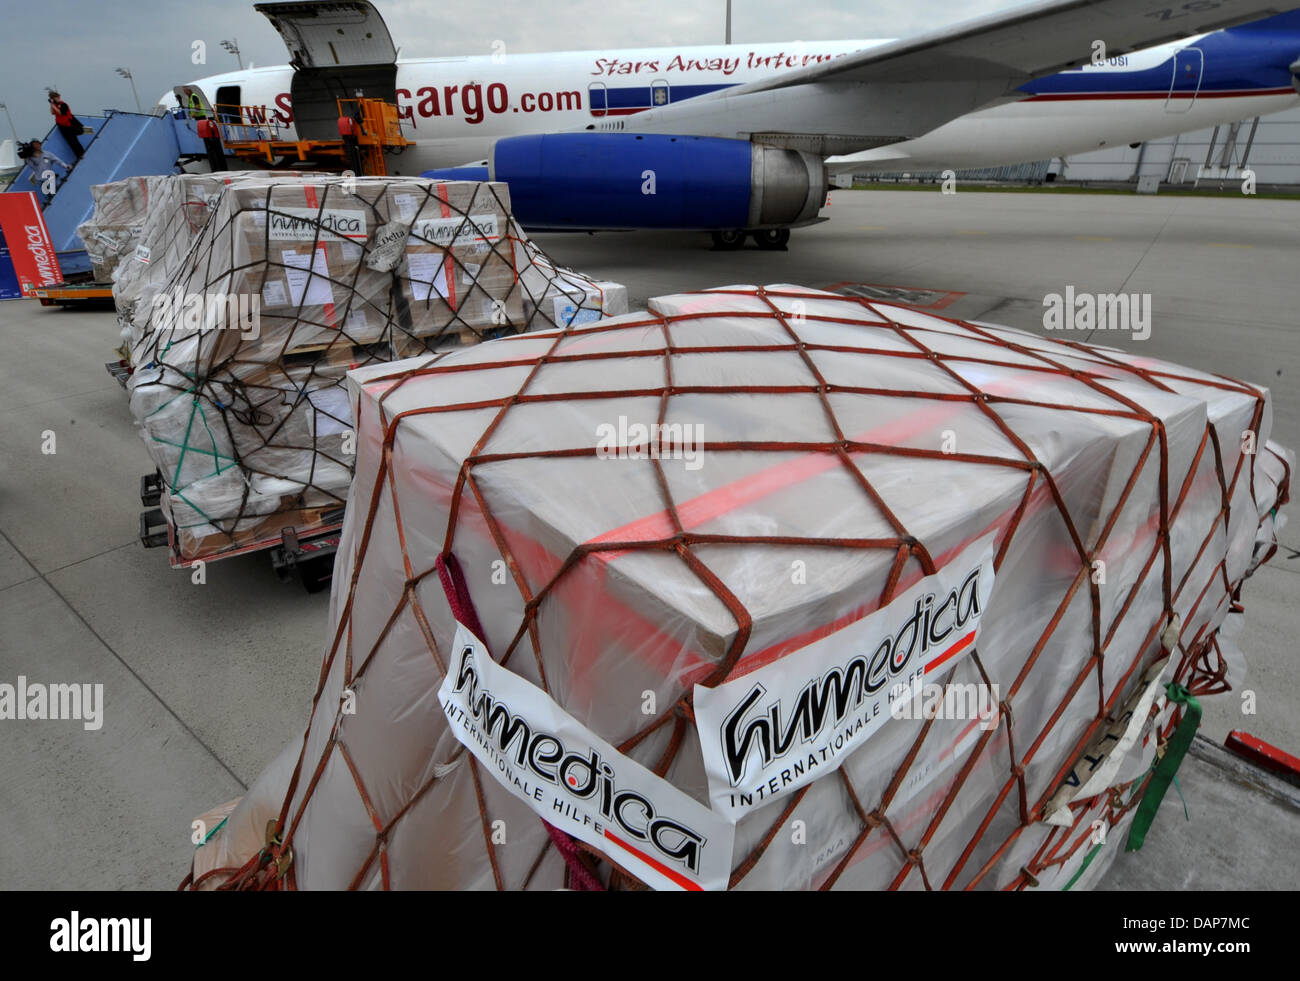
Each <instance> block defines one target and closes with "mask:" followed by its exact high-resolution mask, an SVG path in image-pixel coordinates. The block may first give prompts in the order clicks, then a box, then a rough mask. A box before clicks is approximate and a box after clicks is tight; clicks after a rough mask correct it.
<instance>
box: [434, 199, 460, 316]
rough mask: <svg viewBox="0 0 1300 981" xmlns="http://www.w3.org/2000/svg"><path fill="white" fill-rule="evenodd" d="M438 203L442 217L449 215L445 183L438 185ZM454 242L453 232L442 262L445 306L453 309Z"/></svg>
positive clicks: (448, 216) (454, 298) (454, 293)
mask: <svg viewBox="0 0 1300 981" xmlns="http://www.w3.org/2000/svg"><path fill="white" fill-rule="evenodd" d="M438 204H439V206H440V207H441V208H442V216H443V217H444V218H450V217H451V207H450V206H449V204H448V201H447V185H446V184H439V185H438ZM455 244H456V236H455V234H454V233H453V234H452V236H451V242H450V243H448V245H447V258H446V259H444V260H443V263H442V276H443V278H444V279H445V280H447V306H449V307H451V308H452V309H453V310H455V309H456V260H455V259H453V258H452V257H451V247H452V245H455Z"/></svg>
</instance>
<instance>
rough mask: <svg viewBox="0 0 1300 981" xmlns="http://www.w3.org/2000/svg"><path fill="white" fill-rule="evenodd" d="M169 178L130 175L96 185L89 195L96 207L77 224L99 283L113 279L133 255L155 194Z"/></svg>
mask: <svg viewBox="0 0 1300 981" xmlns="http://www.w3.org/2000/svg"><path fill="white" fill-rule="evenodd" d="M166 180H167V178H166V177H157V176H149V177H128V178H127V179H125V180H120V181H114V182H112V183H111V184H94V185H92V186H91V188H90V196H91V197H92V198H93V199H94V201H95V210H94V212H93V213H92V214H91V217H90V219H89V220H88V221H85V222H82V223H81V224H80V225H78V226H77V235H78V236H79V237H80V238H81V241H82V244H83V245H85V247H86V255H87V256H88V257H89V259H90V262H91V267H92V271H93V273H94V276H95V279H96V280H97V281H98V282H101V283H106V282H108V281H110V280H111V279H112V278H113V274H114V271H115V270H116V269H117V267H118V263H119V262H121V260H122V259H123V258H124V257H126V256H130V255H132V254H134V252H135V249H136V246H137V244H138V241H139V238H140V234H141V232H142V230H143V228H144V222H145V219H146V217H147V215H148V212H149V208H150V207H151V205H152V199H153V195H154V194H155V193H156V191H157V189H158V188H159V187H160V186H162V185H164V183H165V182H166Z"/></svg>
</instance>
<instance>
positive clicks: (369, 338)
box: [114, 173, 626, 562]
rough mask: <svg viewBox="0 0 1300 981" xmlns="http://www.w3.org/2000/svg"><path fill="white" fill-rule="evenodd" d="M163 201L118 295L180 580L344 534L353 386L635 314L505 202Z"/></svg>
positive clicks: (377, 191) (452, 197)
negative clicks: (407, 365) (199, 570)
mask: <svg viewBox="0 0 1300 981" xmlns="http://www.w3.org/2000/svg"><path fill="white" fill-rule="evenodd" d="M152 200H153V204H152V205H151V207H150V210H149V212H148V215H147V217H146V222H145V226H144V230H143V232H142V233H141V238H140V242H139V244H138V246H137V248H136V251H135V253H134V254H133V255H132V257H131V258H130V259H128V260H127V261H126V262H124V263H123V264H122V265H121V266H119V268H118V272H117V280H116V283H115V287H114V293H115V299H116V302H117V304H118V309H119V314H120V316H121V318H122V320H123V323H124V339H125V340H126V342H127V343H128V344H129V361H130V364H131V365H132V369H133V370H132V373H131V375H130V378H129V381H128V385H127V387H128V391H129V393H130V399H131V409H132V413H133V414H134V416H135V418H136V419H137V421H138V422H139V424H140V426H141V429H142V433H143V435H144V437H145V442H146V445H147V446H148V448H149V451H150V454H151V456H152V457H153V460H154V463H155V464H156V466H157V468H158V470H159V471H160V473H161V474H162V478H163V481H162V482H163V493H162V508H163V511H164V514H165V515H166V517H167V518H168V523H169V525H170V527H171V529H172V532H173V536H174V542H173V548H174V555H175V556H176V557H177V558H178V559H179V560H180V561H181V562H189V561H192V560H195V559H207V558H212V557H218V556H221V555H223V554H229V553H231V552H233V551H236V550H239V549H241V548H244V547H248V546H250V545H257V544H258V543H261V542H265V541H268V540H270V539H273V538H276V537H278V536H279V534H280V532H281V530H282V529H283V528H286V527H289V526H293V527H294V528H296V529H297V531H298V532H299V533H302V532H308V531H311V530H313V529H317V528H323V527H328V526H329V525H330V524H331V522H335V521H337V519H338V515H339V513H340V509H341V507H342V505H343V503H344V501H345V499H346V496H347V490H348V485H349V483H350V481H351V476H352V462H353V449H352V442H353V433H352V423H351V411H350V409H349V406H348V401H347V395H346V392H345V390H344V388H343V375H344V373H345V371H347V370H348V369H349V368H352V367H357V366H361V365H367V364H377V363H386V362H389V361H392V360H394V359H397V358H403V357H409V356H412V355H417V354H425V353H428V352H431V351H435V350H438V349H442V348H447V347H456V346H460V345H465V344H473V343H477V342H478V341H480V340H482V339H483V338H485V337H493V336H501V335H506V334H512V333H518V332H521V331H526V330H530V329H536V328H539V327H553V326H554V325H555V317H556V316H557V311H560V310H561V308H562V307H563V308H564V309H565V310H567V311H568V312H569V314H570V315H571V316H570V318H569V319H571V320H573V321H580V320H585V319H587V317H588V315H589V314H590V315H591V316H595V317H600V316H607V315H609V314H612V313H615V312H621V309H625V304H626V292H625V291H621V287H617V286H616V285H615V284H597V283H594V282H593V281H591V280H590V279H588V278H586V277H583V276H581V275H580V274H577V273H574V272H572V271H568V270H562V269H560V268H559V267H557V266H556V265H555V264H554V263H552V262H551V261H550V260H549V259H548V258H547V257H546V256H545V255H544V254H543V253H542V252H541V250H539V249H538V248H536V246H534V245H532V243H530V242H528V241H527V239H526V238H523V237H522V234H521V233H519V232H518V230H517V229H516V228H515V226H514V225H513V223H512V221H511V219H510V210H509V196H508V192H507V190H506V188H505V186H504V185H500V184H487V183H475V182H437V181H428V180H421V179H416V178H410V179H406V178H344V177H326V176H313V177H310V178H308V177H306V176H304V175H288V176H280V175H267V174H264V173H263V174H255V173H244V174H233V173H232V174H227V175H203V176H190V175H185V176H177V177H172V178H167V179H165V180H163V181H162V182H161V184H160V185H159V186H158V187H157V188H155V190H154V192H153V198H152ZM620 291H621V292H620ZM620 304H623V305H624V306H623V307H622V308H620Z"/></svg>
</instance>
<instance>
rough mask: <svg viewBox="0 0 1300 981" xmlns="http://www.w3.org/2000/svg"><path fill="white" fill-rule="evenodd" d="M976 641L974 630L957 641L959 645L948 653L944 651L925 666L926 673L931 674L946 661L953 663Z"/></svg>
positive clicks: (953, 646)
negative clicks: (955, 658)
mask: <svg viewBox="0 0 1300 981" xmlns="http://www.w3.org/2000/svg"><path fill="white" fill-rule="evenodd" d="M974 640H975V631H974V630H972V631H971V632H970V633H968V634H967V635H966V636H965V637H963V638H962V639H961V640H959V641H957V643H955V644H953V645H952V646H951V647H949V648H948V649H947V650H946V651H944V652H943V653H942V654H940V655H939V656H938V657H936V658H935V659H934V660H933V661H931V662H930V663H929V664H927V665H926V666H925V673H926V674H929V673H930V672H931V671H934V670H936V669H937V668H938V667H939V666H940V665H942V664H943V663H944V661H951V660H952V659H953V658H954V657H956V656H957V655H958V654H960V653H961V652H962V651H964V650H965V649H966V648H968V647H970V645H971V644H972V643H973V642H974Z"/></svg>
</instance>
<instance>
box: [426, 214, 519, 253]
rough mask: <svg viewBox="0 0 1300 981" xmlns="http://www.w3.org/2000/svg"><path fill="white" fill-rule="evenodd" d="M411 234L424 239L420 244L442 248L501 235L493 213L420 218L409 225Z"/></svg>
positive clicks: (483, 245) (483, 243)
mask: <svg viewBox="0 0 1300 981" xmlns="http://www.w3.org/2000/svg"><path fill="white" fill-rule="evenodd" d="M411 234H412V235H413V236H415V237H416V238H421V239H424V241H423V242H421V243H420V244H421V245H424V244H429V245H437V246H440V247H442V248H444V249H453V248H459V247H461V246H465V245H477V246H480V247H481V248H486V247H487V243H489V242H495V241H497V240H498V239H499V238H500V237H501V231H500V229H499V227H498V226H497V216H496V215H495V214H486V215H457V216H456V217H454V218H421V219H420V220H419V221H417V222H416V223H415V224H414V225H412V226H411Z"/></svg>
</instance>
